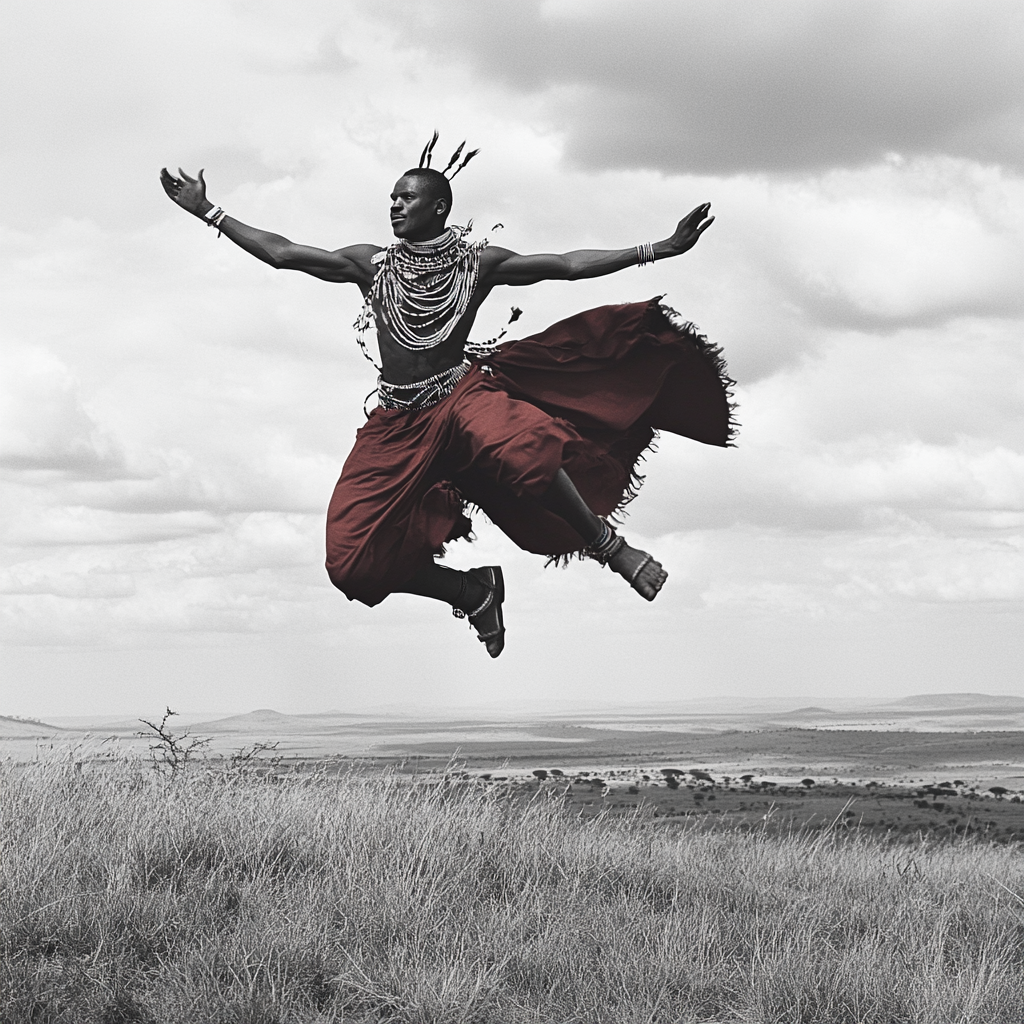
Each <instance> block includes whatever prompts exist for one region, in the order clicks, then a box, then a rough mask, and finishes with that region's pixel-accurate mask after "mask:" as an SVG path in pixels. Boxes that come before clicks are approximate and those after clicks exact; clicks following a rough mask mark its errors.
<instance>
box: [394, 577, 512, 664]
mask: <svg viewBox="0 0 1024 1024" xmlns="http://www.w3.org/2000/svg"><path fill="white" fill-rule="evenodd" d="M398 589H399V592H401V593H404V594H418V595H419V596H421V597H432V598H434V600H436V601H444V603H445V604H450V605H451V606H452V608H454V609H456V610H457V611H458V612H461V613H463V614H464V615H465V616H466V617H468V619H469V622H470V625H471V626H472V627H473V628H474V629H475V630H476V631H477V636H478V638H479V639H480V640H481V641H482V642H483V644H484V646H485V647H486V648H487V653H488V654H489V655H490V656H491V657H492V658H496V657H497V656H498V655H499V654H501V652H502V649H503V648H504V646H505V624H504V620H503V618H502V614H501V605H502V602H503V601H504V599H505V583H504V580H503V579H502V575H501V569H500V567H498V566H496V565H488V566H483V567H481V568H479V569H469V570H468V571H466V572H460V571H459V570H457V569H448V568H446V567H445V566H443V565H438V564H437V563H436V562H431V563H430V564H429V565H426V566H424V567H423V568H422V569H420V571H419V572H418V573H416V575H415V576H413V578H412V579H411V580H409V582H408V583H406V584H405V586H404V587H399V588H398ZM488 598H490V600H488Z"/></svg>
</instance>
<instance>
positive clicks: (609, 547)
mask: <svg viewBox="0 0 1024 1024" xmlns="http://www.w3.org/2000/svg"><path fill="white" fill-rule="evenodd" d="M625 543H626V542H625V540H623V539H622V537H620V536H619V535H618V534H617V533H616V532H615V531H614V530H613V529H612V528H611V527H610V526H609V525H608V524H607V523H606V522H604V521H603V520H602V523H601V535H600V536H599V537H598V538H597V540H595V541H594V542H593V544H590V545H588V546H587V548H586V553H587V554H588V555H589V556H590V557H591V558H593V559H594V561H596V562H600V563H601V564H602V565H607V564H608V562H609V561H610V560H611V559H612V558H614V557H615V556H616V555H617V554H618V553H619V551H621V550H622V547H623V545H624V544H625Z"/></svg>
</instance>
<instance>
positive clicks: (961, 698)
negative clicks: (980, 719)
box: [885, 693, 1024, 711]
mask: <svg viewBox="0 0 1024 1024" xmlns="http://www.w3.org/2000/svg"><path fill="white" fill-rule="evenodd" d="M885 707H888V708H906V709H907V710H908V711H926V710H931V711H939V710H958V711H959V710H966V709H971V710H978V709H981V708H985V709H989V710H998V711H1024V697H1015V696H1013V695H1008V694H991V693H916V694H914V695H913V696H912V697H901V698H900V699H899V700H893V701H889V702H887V703H886V704H885Z"/></svg>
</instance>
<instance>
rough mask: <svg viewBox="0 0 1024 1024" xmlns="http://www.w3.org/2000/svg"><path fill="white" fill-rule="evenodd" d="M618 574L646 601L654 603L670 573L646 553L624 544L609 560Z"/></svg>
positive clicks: (611, 566)
mask: <svg viewBox="0 0 1024 1024" xmlns="http://www.w3.org/2000/svg"><path fill="white" fill-rule="evenodd" d="M608 567H609V568H610V569H611V570H612V571H613V572H617V573H618V574H619V575H620V576H621V577H622V578H623V579H624V580H625V581H626V582H627V583H628V584H629V585H630V586H631V587H632V588H633V589H634V590H635V591H636V592H637V593H638V594H639V595H640V596H641V597H642V598H643V599H644V600H645V601H653V600H654V599H655V598H656V597H657V596H658V591H660V590H661V588H662V587H663V586H664V585H665V580H667V579H668V573H667V572H665V570H664V569H663V568H662V566H661V562H656V561H655V560H654V558H653V557H651V555H649V554H647V552H646V551H641V550H640V549H639V548H631V547H630V546H629V545H628V544H623V545H622V547H621V548H619V550H618V551H616V552H615V554H614V555H612V557H611V558H610V559H609V560H608Z"/></svg>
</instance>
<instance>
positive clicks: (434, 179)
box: [402, 167, 452, 211]
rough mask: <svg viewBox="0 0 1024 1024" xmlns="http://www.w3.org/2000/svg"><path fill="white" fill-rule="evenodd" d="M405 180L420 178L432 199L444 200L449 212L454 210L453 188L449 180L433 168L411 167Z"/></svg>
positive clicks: (404, 175)
mask: <svg viewBox="0 0 1024 1024" xmlns="http://www.w3.org/2000/svg"><path fill="white" fill-rule="evenodd" d="M402 177H403V178H419V179H420V180H421V181H422V182H423V185H424V188H425V189H426V190H427V194H428V195H429V196H430V198H431V199H444V200H445V201H446V202H447V203H448V210H449V211H451V208H452V186H451V183H450V182H449V181H448V179H447V178H446V177H445V176H444V175H443V174H442V173H441V172H440V171H438V170H435V169H434V168H433V167H411V168H410V169H409V170H407V171H406V172H405V173H404V174H403V175H402Z"/></svg>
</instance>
